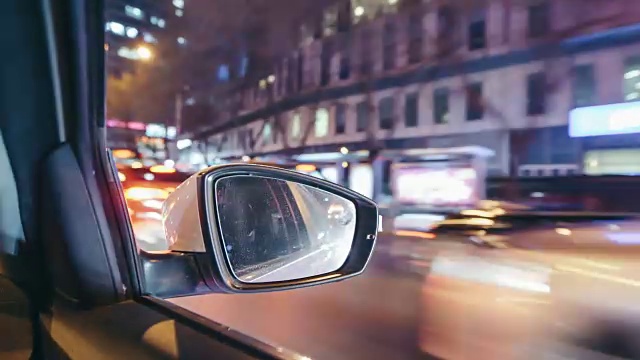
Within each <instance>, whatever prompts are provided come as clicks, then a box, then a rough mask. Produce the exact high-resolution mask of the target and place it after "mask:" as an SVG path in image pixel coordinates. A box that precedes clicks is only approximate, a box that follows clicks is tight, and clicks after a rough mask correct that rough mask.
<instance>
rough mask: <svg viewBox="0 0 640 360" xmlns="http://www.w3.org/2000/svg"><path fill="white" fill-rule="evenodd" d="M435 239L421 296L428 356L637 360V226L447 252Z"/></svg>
mask: <svg viewBox="0 0 640 360" xmlns="http://www.w3.org/2000/svg"><path fill="white" fill-rule="evenodd" d="M436 236H437V237H438V240H442V241H438V242H437V245H435V243H434V245H435V246H437V251H435V252H434V257H433V258H432V259H431V266H430V271H429V273H428V274H427V275H426V277H425V281H424V284H423V289H422V297H423V301H422V305H423V312H422V314H423V315H422V318H421V321H420V339H419V342H420V344H419V345H420V347H421V349H422V350H423V352H425V353H427V354H429V355H432V356H436V357H438V358H444V359H610V358H638V357H640V341H639V340H640V221H635V220H634V221H611V220H609V221H607V220H602V221H592V222H587V223H562V222H555V223H554V222H546V224H542V225H541V226H539V227H534V228H528V229H520V230H518V229H515V230H513V231H504V229H502V230H500V231H498V232H497V233H494V232H492V231H490V230H487V231H479V232H477V233H475V235H469V236H467V237H466V238H465V239H464V240H462V241H461V239H463V237H458V238H456V240H452V241H451V242H450V243H449V244H446V241H445V239H443V238H442V236H440V235H436ZM446 236H447V235H444V237H446ZM434 240H435V239H434Z"/></svg>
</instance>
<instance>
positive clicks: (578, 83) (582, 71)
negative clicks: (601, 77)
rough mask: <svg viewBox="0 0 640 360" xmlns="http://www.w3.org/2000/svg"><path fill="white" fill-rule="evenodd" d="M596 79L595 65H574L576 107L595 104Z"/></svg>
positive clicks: (574, 101) (574, 102)
mask: <svg viewBox="0 0 640 360" xmlns="http://www.w3.org/2000/svg"><path fill="white" fill-rule="evenodd" d="M595 97H596V80H595V76H594V72H593V65H576V66H574V67H573V105H574V107H582V106H590V105H593V104H595Z"/></svg>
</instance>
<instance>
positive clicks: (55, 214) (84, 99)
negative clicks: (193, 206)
mask: <svg viewBox="0 0 640 360" xmlns="http://www.w3.org/2000/svg"><path fill="white" fill-rule="evenodd" d="M102 5H103V4H102V2H101V1H85V0H56V1H52V0H45V1H31V0H28V1H23V0H9V1H7V2H5V3H3V7H4V8H3V14H2V17H3V22H2V25H1V26H4V27H6V28H5V31H7V33H8V32H9V31H10V30H11V31H14V30H15V31H17V32H18V33H17V34H16V35H15V37H14V36H11V37H3V38H2V40H1V41H2V45H3V49H5V50H6V51H7V52H8V53H10V54H11V56H8V57H6V61H7V65H11V69H10V71H4V72H3V76H2V80H1V81H2V83H3V84H4V85H5V88H10V87H14V90H15V93H7V92H3V94H2V100H3V102H2V103H1V104H0V106H2V109H3V114H5V115H6V116H3V117H2V119H0V128H1V129H2V135H3V136H4V138H6V139H7V141H6V154H7V155H8V160H9V163H10V165H8V164H6V163H5V164H3V165H2V169H3V170H5V171H3V173H2V176H3V182H2V184H7V183H8V184H9V186H7V187H4V188H3V205H5V204H10V206H9V207H8V208H9V209H13V212H11V213H8V212H4V213H3V219H4V220H6V219H7V217H8V218H10V219H11V217H12V216H13V217H15V218H13V219H12V220H10V221H9V222H8V223H9V225H14V227H15V225H16V224H18V228H19V227H20V225H21V226H22V228H23V230H24V236H22V235H21V234H18V235H15V236H13V237H7V239H4V238H3V245H7V246H3V249H2V257H1V259H0V260H1V264H2V266H1V267H0V274H1V275H2V276H1V279H0V288H1V289H2V297H1V298H0V300H2V301H3V305H4V307H3V308H2V309H0V319H1V326H0V331H2V333H1V334H0V338H2V339H3V340H2V344H9V343H11V345H12V348H8V349H6V350H7V351H6V352H5V351H4V350H5V348H4V347H2V348H0V357H2V358H3V359H14V358H15V359H27V358H32V359H158V358H161V359H176V358H181V359H190V358H193V359H200V358H223V359H245V358H279V357H282V356H285V357H290V356H293V354H292V353H288V352H287V351H286V350H282V349H280V350H277V349H275V348H274V347H272V346H269V345H267V344H264V343H261V342H259V341H256V340H254V339H251V338H249V337H246V336H244V335H243V334H239V333H236V332H234V331H230V330H229V329H228V328H225V327H223V326H221V325H220V324H216V323H214V322H213V321H210V320H206V319H203V318H201V317H199V316H196V315H194V314H192V313H190V312H188V311H185V310H183V309H181V308H179V307H176V306H174V305H171V304H169V303H167V302H165V301H163V300H159V299H157V298H154V297H151V296H149V295H148V291H147V290H145V289H146V287H145V286H146V284H145V283H144V280H143V277H144V276H143V268H144V267H145V266H144V264H146V263H149V262H155V263H159V264H164V263H165V262H163V259H162V257H161V255H157V256H160V257H157V258H150V259H149V258H148V259H143V258H142V256H141V255H139V253H138V252H137V249H136V247H135V243H134V242H133V240H132V234H131V226H130V223H129V220H128V218H127V212H126V205H125V203H124V198H123V197H122V192H121V189H120V185H119V182H118V181H117V172H116V170H115V166H114V164H113V162H110V161H109V157H108V153H107V151H106V148H105V144H104V113H103V108H104V90H103V89H104V81H103V75H102V72H103V66H104V64H103V45H102V44H103V35H102V33H103V29H104V28H103V26H104V25H103V20H102V19H103V6H102ZM4 20H6V21H4ZM4 69H5V68H4V67H3V70H4ZM7 69H8V68H7ZM2 153H3V151H0V155H2ZM8 168H11V169H12V170H13V174H11V173H10V171H8V170H7V169H8ZM14 178H15V179H14ZM13 187H15V190H14V189H13ZM7 189H8V190H7ZM12 196H16V198H17V204H12V203H11V199H12V198H11V197H12ZM3 210H4V208H3ZM18 218H19V219H18ZM0 228H1V230H2V231H3V232H5V231H6V230H7V229H8V228H9V227H8V225H7V224H5V223H3V224H0ZM18 232H19V231H18ZM4 235H6V234H4ZM5 240H6V241H5ZM8 245H12V247H11V248H9V246H8ZM169 263H170V264H171V263H172V262H169ZM185 282H186V281H185ZM5 308H6V309H5ZM7 309H10V311H2V310H7ZM5 313H6V314H7V316H4V315H5ZM14 320H15V321H14Z"/></svg>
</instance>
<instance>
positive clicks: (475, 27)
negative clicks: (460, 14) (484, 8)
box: [468, 13, 487, 51]
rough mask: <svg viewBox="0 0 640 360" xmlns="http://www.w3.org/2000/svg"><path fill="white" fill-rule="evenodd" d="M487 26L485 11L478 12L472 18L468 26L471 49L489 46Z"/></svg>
mask: <svg viewBox="0 0 640 360" xmlns="http://www.w3.org/2000/svg"><path fill="white" fill-rule="evenodd" d="M486 28H487V22H486V19H485V14H484V13H480V14H477V15H475V16H473V17H472V18H471V22H470V23H469V28H468V31H469V33H468V38H469V39H468V41H469V43H468V45H469V50H471V51H473V50H479V49H484V48H485V47H486V46H487V37H486V32H487V31H486V30H487V29H486Z"/></svg>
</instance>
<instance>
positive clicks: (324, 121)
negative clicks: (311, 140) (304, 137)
mask: <svg viewBox="0 0 640 360" xmlns="http://www.w3.org/2000/svg"><path fill="white" fill-rule="evenodd" d="M314 129H315V136H316V137H317V138H321V137H325V136H327V135H328V134H329V111H327V109H325V108H320V109H318V110H316V121H315V123H314Z"/></svg>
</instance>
